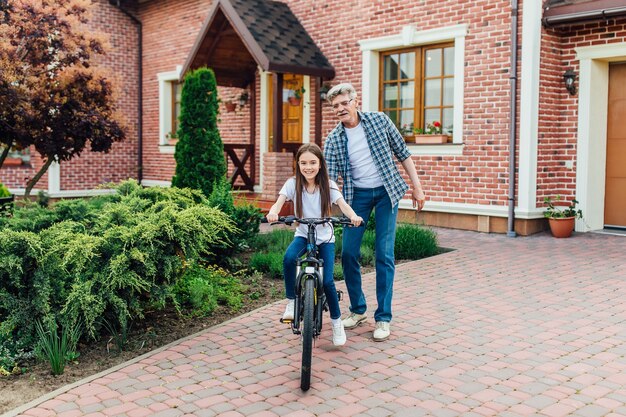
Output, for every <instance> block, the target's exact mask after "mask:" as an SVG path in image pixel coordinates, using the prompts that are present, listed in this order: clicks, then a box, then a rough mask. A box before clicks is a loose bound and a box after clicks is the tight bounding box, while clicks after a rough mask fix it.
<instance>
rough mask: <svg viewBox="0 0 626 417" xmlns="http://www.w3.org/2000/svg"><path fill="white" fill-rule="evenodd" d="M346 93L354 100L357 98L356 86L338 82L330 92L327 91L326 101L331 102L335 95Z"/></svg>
mask: <svg viewBox="0 0 626 417" xmlns="http://www.w3.org/2000/svg"><path fill="white" fill-rule="evenodd" d="M346 93H347V94H348V95H349V97H350V100H353V99H355V98H356V90H355V89H354V87H352V84H350V83H342V84H337V85H336V86H334V87H333V88H331V89H330V90H328V93H326V101H328V102H329V103H330V102H332V101H333V99H334V98H335V97H337V96H340V95H342V94H346Z"/></svg>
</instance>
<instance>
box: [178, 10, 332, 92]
mask: <svg viewBox="0 0 626 417" xmlns="http://www.w3.org/2000/svg"><path fill="white" fill-rule="evenodd" d="M205 65H206V66H208V67H210V68H213V70H214V71H215V74H216V77H217V81H218V84H220V85H231V86H238V87H242V86H245V85H247V84H248V83H249V82H250V81H251V80H252V78H253V77H254V73H255V70H256V67H257V65H258V66H260V67H261V68H262V69H263V70H265V71H272V72H277V73H293V74H304V75H311V76H317V77H322V78H327V79H331V78H334V76H335V70H334V68H333V67H332V66H331V65H330V63H329V62H328V60H327V59H326V57H325V56H324V54H322V52H321V51H320V49H319V48H318V47H317V45H316V44H315V42H314V41H313V39H311V37H310V36H309V34H308V33H307V32H306V30H305V29H304V28H303V27H302V25H301V24H300V22H299V21H298V19H297V18H296V16H295V15H294V14H293V12H292V11H291V9H290V8H289V6H288V5H287V4H285V3H281V2H278V1H271V0H216V1H215V2H214V4H213V9H212V10H211V12H210V13H209V16H208V17H207V19H206V21H205V22H204V24H203V26H202V29H201V30H200V33H199V35H198V38H197V39H196V42H195V44H194V46H193V48H192V50H191V53H190V54H189V57H188V58H187V61H186V62H185V66H184V67H183V74H184V73H186V72H187V71H188V70H190V69H195V68H198V67H201V66H205Z"/></svg>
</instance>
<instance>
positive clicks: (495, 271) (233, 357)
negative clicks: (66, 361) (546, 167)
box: [7, 229, 626, 417]
mask: <svg viewBox="0 0 626 417" xmlns="http://www.w3.org/2000/svg"><path fill="white" fill-rule="evenodd" d="M438 233H439V236H440V243H441V245H442V246H445V247H449V248H455V249H456V250H455V251H452V252H448V253H445V254H443V255H439V256H436V257H432V258H429V259H425V260H421V261H416V262H412V263H408V264H404V265H401V266H399V267H398V270H397V278H396V285H395V297H394V312H395V320H394V322H393V323H392V337H391V338H390V339H389V340H388V341H386V342H382V343H376V342H373V341H372V339H371V337H372V330H373V329H372V328H373V323H372V321H371V319H370V322H369V323H368V325H365V326H361V327H359V328H357V329H356V330H353V331H348V343H347V345H346V346H344V347H343V348H340V349H337V348H334V347H333V346H332V344H331V342H330V329H329V327H328V326H327V327H326V328H325V330H324V333H323V335H322V337H321V339H320V340H319V341H318V343H317V346H316V347H315V349H314V353H313V354H314V358H313V378H312V386H311V389H310V390H309V391H308V392H306V393H302V392H301V391H300V389H299V358H300V357H299V354H300V345H299V341H298V339H297V337H295V336H294V335H293V334H291V332H290V331H289V330H288V329H287V328H282V327H281V325H280V324H279V323H278V321H277V319H278V317H279V316H280V314H282V310H283V305H282V303H277V304H273V305H270V306H267V307H264V308H261V309H259V310H256V311H253V312H251V313H249V314H247V315H245V316H242V317H239V318H237V319H235V320H232V321H230V322H227V323H224V324H222V325H219V326H216V327H213V328H211V329H209V330H206V331H204V332H203V333H200V334H197V335H195V336H192V337H189V338H187V339H184V340H180V341H178V342H176V343H174V344H171V345H169V346H166V347H165V348H163V349H160V350H158V351H155V352H153V353H151V354H148V355H145V356H143V357H141V358H138V359H136V360H135V361H134V362H131V363H126V364H124V365H122V366H120V367H117V368H115V369H113V370H110V371H107V372H105V373H102V374H100V375H98V376H96V377H94V378H92V379H90V380H86V381H81V383H79V384H75V385H73V386H71V387H69V388H65V390H64V392H59V391H57V392H56V393H55V394H54V395H53V396H50V397H48V398H44V399H40V400H38V401H37V402H33V403H31V404H29V406H28V407H23V408H21V409H18V410H15V411H14V412H12V413H9V414H7V415H17V414H20V413H21V415H33V416H35V415H36V416H44V415H59V416H75V415H92V416H103V415H106V416H113V415H120V416H146V415H151V416H179V415H185V414H187V415H197V416H214V415H219V416H224V417H228V416H258V417H261V416H341V417H345V416H352V415H358V416H412V417H413V416H421V415H429V416H494V415H497V416H535V415H536V416H550V417H554V416H565V415H567V416H570V415H572V416H607V415H608V416H610V415H615V416H617V415H621V416H624V415H626V302H625V300H626V282H625V281H626V238H624V237H620V236H608V235H599V234H592V233H586V234H575V236H573V237H572V238H570V239H554V238H552V237H550V236H549V235H548V234H547V233H546V234H539V235H535V236H531V237H518V238H515V239H511V238H507V237H505V236H502V235H488V234H480V233H473V232H462V231H454V230H445V229H439V230H438ZM365 281H366V282H368V286H367V288H366V294H367V295H368V300H370V301H373V300H375V297H374V295H373V286H372V285H371V284H372V281H373V275H371V274H370V275H367V276H366V277H365ZM339 287H340V288H341V287H343V284H342V285H340V286H339ZM372 307H374V306H372ZM342 309H343V310H344V312H345V311H347V300H344V301H343V302H342ZM371 310H372V311H373V308H371Z"/></svg>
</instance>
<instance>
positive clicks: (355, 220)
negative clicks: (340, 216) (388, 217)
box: [350, 214, 363, 227]
mask: <svg viewBox="0 0 626 417" xmlns="http://www.w3.org/2000/svg"><path fill="white" fill-rule="evenodd" d="M350 221H351V222H352V224H353V225H354V226H355V227H358V226H360V225H361V223H363V219H362V218H361V216H357V215H356V214H355V215H354V216H352V217H350Z"/></svg>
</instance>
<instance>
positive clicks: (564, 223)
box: [543, 195, 583, 238]
mask: <svg viewBox="0 0 626 417" xmlns="http://www.w3.org/2000/svg"><path fill="white" fill-rule="evenodd" d="M560 200H561V196H560V195H557V196H556V197H554V200H553V199H552V198H551V197H545V198H544V199H543V202H544V203H545V204H546V209H545V210H544V212H543V216H544V217H545V218H547V219H548V223H549V224H550V231H551V232H552V235H553V236H554V237H559V238H563V237H570V236H571V235H572V231H573V230H574V223H575V220H576V219H582V218H583V212H582V210H581V209H577V208H576V204H578V201H577V200H575V199H574V200H572V202H571V203H570V205H569V206H567V207H558V206H555V204H558V201H560Z"/></svg>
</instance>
